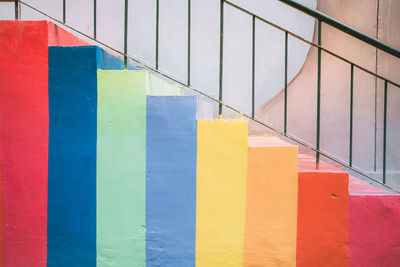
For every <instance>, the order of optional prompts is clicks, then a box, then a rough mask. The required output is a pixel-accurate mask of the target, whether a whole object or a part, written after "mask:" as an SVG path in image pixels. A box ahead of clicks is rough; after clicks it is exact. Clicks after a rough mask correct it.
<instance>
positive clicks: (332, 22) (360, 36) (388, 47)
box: [278, 0, 400, 58]
mask: <svg viewBox="0 0 400 267" xmlns="http://www.w3.org/2000/svg"><path fill="white" fill-rule="evenodd" d="M278 1H280V2H282V3H284V4H286V5H288V6H291V7H293V8H295V9H297V10H299V11H301V12H303V13H305V14H307V15H310V16H312V17H314V18H316V19H318V20H320V21H322V22H324V23H326V24H328V25H330V26H332V27H334V28H336V29H338V30H340V31H342V32H345V33H347V34H349V35H351V36H353V37H355V38H357V39H359V40H361V41H363V42H365V43H368V44H370V45H372V46H374V47H376V48H378V49H380V50H382V51H385V52H386V53H388V54H390V55H392V56H395V57H397V58H400V50H399V49H396V48H395V47H393V46H391V45H389V44H387V43H385V42H382V41H380V40H378V39H376V38H374V37H371V36H369V35H367V34H365V33H363V32H360V31H358V30H356V29H354V28H352V27H350V26H348V25H346V24H344V23H342V22H340V21H338V20H336V19H334V18H332V17H330V16H328V15H326V14H324V13H322V12H321V11H318V10H315V9H313V8H310V7H308V6H306V5H303V4H301V3H299V2H297V1H294V0H278Z"/></svg>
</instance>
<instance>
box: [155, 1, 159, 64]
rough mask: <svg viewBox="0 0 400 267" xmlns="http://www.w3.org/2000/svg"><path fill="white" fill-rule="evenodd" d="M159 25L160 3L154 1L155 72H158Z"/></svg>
mask: <svg viewBox="0 0 400 267" xmlns="http://www.w3.org/2000/svg"><path fill="white" fill-rule="evenodd" d="M159 23H160V2H159V0H156V70H158V38H159Z"/></svg>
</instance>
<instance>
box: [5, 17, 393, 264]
mask: <svg viewBox="0 0 400 267" xmlns="http://www.w3.org/2000/svg"><path fill="white" fill-rule="evenodd" d="M77 45H80V46H77ZM122 69H123V62H122V60H120V59H118V58H116V57H114V56H112V55H110V54H108V53H107V52H105V51H104V50H102V49H100V48H98V47H95V46H90V45H88V44H87V43H85V42H83V41H81V40H79V39H78V38H76V37H74V36H73V35H71V34H69V33H67V32H65V31H63V30H61V29H60V28H59V27H56V26H55V25H53V24H51V23H48V22H44V21H39V22H17V21H1V22H0V115H1V116H0V136H1V137H0V151H1V161H0V163H1V164H0V170H1V179H0V181H1V190H0V192H1V213H0V214H1V217H0V220H1V234H0V238H1V239H0V241H1V242H0V258H1V266H7V267H8V266H16V267H24V266H46V265H47V266H206V267H208V266H348V265H350V266H397V264H398V263H399V262H400V250H399V248H400V231H399V230H398V227H397V226H398V225H399V223H400V208H399V207H400V198H399V195H392V194H388V193H387V192H386V191H383V190H379V189H377V188H375V187H372V186H369V185H367V184H364V183H363V182H361V181H359V180H355V179H356V178H352V177H350V186H349V175H348V174H347V173H346V172H343V171H341V170H340V169H339V168H336V167H333V166H330V165H328V164H326V163H321V164H319V165H318V166H315V160H314V159H313V158H312V157H311V156H308V155H305V154H299V153H298V150H297V147H296V146H293V145H289V144H287V143H285V142H283V141H281V140H280V139H278V138H275V137H268V136H258V137H257V136H254V137H248V130H247V122H246V121H245V120H222V119H216V120H198V118H197V109H198V99H197V97H196V96H193V95H183V90H182V88H179V87H177V86H175V85H172V84H169V83H167V82H166V81H164V80H162V79H160V78H159V77H157V76H156V75H154V74H152V73H149V72H147V71H143V70H129V71H127V70H122ZM132 69H133V68H132ZM349 191H350V195H349ZM377 192H378V193H377Z"/></svg>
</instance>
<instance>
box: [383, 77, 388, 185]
mask: <svg viewBox="0 0 400 267" xmlns="http://www.w3.org/2000/svg"><path fill="white" fill-rule="evenodd" d="M387 98H388V81H387V80H385V99H384V108H383V166H382V181H383V183H384V184H386V134H387V133H386V129H387Z"/></svg>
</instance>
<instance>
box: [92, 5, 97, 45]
mask: <svg viewBox="0 0 400 267" xmlns="http://www.w3.org/2000/svg"><path fill="white" fill-rule="evenodd" d="M96 37H97V0H93V38H94V39H96Z"/></svg>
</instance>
